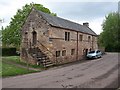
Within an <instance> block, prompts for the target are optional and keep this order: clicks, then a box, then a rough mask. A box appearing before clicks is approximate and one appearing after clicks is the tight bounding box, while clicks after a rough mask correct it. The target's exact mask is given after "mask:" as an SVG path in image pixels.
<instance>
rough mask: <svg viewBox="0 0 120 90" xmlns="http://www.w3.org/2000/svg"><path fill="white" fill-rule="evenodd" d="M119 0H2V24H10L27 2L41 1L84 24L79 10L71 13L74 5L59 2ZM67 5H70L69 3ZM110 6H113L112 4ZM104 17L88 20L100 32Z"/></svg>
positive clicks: (63, 15)
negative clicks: (18, 10) (71, 6)
mask: <svg viewBox="0 0 120 90" xmlns="http://www.w3.org/2000/svg"><path fill="white" fill-rule="evenodd" d="M118 1H119V0H114V1H113V0H59V1H58V0H0V8H1V13H0V18H4V21H5V22H4V23H2V26H4V27H5V26H7V25H8V24H9V22H10V18H11V17H13V16H14V15H15V14H16V12H17V9H21V8H22V6H24V5H25V4H27V3H28V4H29V3H31V2H34V3H39V4H42V5H44V6H45V7H47V8H49V9H50V10H51V11H52V12H55V13H57V15H58V16H60V17H63V18H67V19H68V20H72V21H75V22H78V23H80V24H82V23H83V22H86V21H84V20H82V19H80V17H82V16H81V14H79V13H78V12H77V10H76V13H71V12H72V10H73V11H75V9H76V8H74V7H73V9H71V8H68V9H66V8H63V5H62V6H60V5H59V6H58V4H60V2H62V3H65V2H81V3H82V2H118ZM55 4H56V5H55ZM67 6H69V4H68V5H67ZM69 7H70V6H69ZM86 7H87V6H86ZM97 8H99V7H97ZM108 8H112V7H111V6H110V7H108ZM106 9H107V8H106ZM79 10H80V9H79ZM94 10H95V9H94V8H93V11H94ZM69 11H70V12H69ZM83 11H84V10H83ZM104 11H106V10H104ZM70 15H71V16H70ZM89 15H90V14H89ZM91 15H92V14H91ZM82 18H83V17H82ZM103 18H104V17H103V16H102V17H98V18H95V19H92V20H89V19H88V18H86V20H87V19H88V22H89V23H90V28H92V29H93V30H94V31H95V32H96V33H97V34H99V33H100V32H101V31H102V28H101V24H102V21H103Z"/></svg>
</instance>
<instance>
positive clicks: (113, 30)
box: [99, 12, 120, 51]
mask: <svg viewBox="0 0 120 90" xmlns="http://www.w3.org/2000/svg"><path fill="white" fill-rule="evenodd" d="M119 22H120V17H119V13H118V12H113V13H110V14H109V15H108V16H106V18H105V21H104V22H103V24H102V28H103V32H102V33H101V34H100V37H99V43H100V45H101V46H103V47H105V49H106V50H107V51H118V50H119V49H120V48H119V46H120V42H119V40H120V36H119V35H120V23H119ZM119 51H120V50H119Z"/></svg>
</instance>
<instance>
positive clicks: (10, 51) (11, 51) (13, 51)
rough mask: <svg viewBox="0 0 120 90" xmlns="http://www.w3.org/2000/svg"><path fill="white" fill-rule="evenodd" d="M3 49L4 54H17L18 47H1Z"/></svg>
mask: <svg viewBox="0 0 120 90" xmlns="http://www.w3.org/2000/svg"><path fill="white" fill-rule="evenodd" d="M0 50H2V56H14V55H17V53H16V48H0Z"/></svg>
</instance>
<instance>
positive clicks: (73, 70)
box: [2, 53, 118, 88]
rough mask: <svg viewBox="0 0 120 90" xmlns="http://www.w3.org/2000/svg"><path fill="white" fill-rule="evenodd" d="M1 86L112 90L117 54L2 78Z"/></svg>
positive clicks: (116, 66)
mask: <svg viewBox="0 0 120 90" xmlns="http://www.w3.org/2000/svg"><path fill="white" fill-rule="evenodd" d="M113 83H114V84H115V83H116V84H115V85H113ZM2 84H3V88H105V87H108V88H114V87H117V86H118V85H117V84H118V54H117V53H107V54H106V55H104V56H103V57H102V58H99V59H94V60H89V61H87V62H84V63H80V62H78V63H75V64H73V65H68V66H65V67H58V68H53V69H50V70H46V71H42V72H39V73H34V74H28V75H22V76H16V77H10V78H4V79H3V81H2Z"/></svg>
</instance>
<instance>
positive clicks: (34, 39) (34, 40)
mask: <svg viewBox="0 0 120 90" xmlns="http://www.w3.org/2000/svg"><path fill="white" fill-rule="evenodd" d="M32 43H33V45H35V44H36V43H37V33H36V32H35V31H33V32H32Z"/></svg>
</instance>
